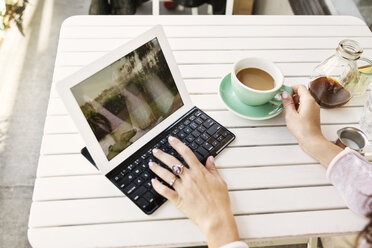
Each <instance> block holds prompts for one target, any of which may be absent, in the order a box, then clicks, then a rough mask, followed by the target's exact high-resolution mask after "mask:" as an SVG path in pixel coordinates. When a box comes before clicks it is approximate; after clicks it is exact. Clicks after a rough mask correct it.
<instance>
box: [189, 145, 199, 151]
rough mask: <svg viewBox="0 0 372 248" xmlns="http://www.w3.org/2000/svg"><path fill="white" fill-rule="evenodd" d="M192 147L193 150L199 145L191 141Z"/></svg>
mask: <svg viewBox="0 0 372 248" xmlns="http://www.w3.org/2000/svg"><path fill="white" fill-rule="evenodd" d="M190 148H191V149H192V150H196V149H197V148H198V145H197V144H195V143H191V145H190Z"/></svg>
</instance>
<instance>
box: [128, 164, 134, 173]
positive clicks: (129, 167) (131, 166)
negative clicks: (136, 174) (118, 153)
mask: <svg viewBox="0 0 372 248" xmlns="http://www.w3.org/2000/svg"><path fill="white" fill-rule="evenodd" d="M134 167H135V165H134V164H130V165H128V167H127V168H128V170H130V171H131V170H133V169H134Z"/></svg>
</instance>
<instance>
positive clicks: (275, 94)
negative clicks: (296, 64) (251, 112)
mask: <svg viewBox="0 0 372 248" xmlns="http://www.w3.org/2000/svg"><path fill="white" fill-rule="evenodd" d="M250 68H252V69H259V71H261V73H263V74H265V72H266V74H269V75H270V76H271V78H272V79H271V80H273V86H272V88H270V89H265V90H262V89H261V90H260V89H254V88H252V87H250V86H249V85H250V84H249V83H247V82H244V83H243V82H241V81H240V80H239V79H238V77H237V74H238V73H239V72H240V71H241V70H243V69H250ZM262 71H263V72H262ZM249 80H251V79H249ZM252 80H254V79H252ZM283 82H284V76H283V74H282V73H281V71H280V70H279V68H278V67H277V66H276V65H275V64H274V63H272V62H271V61H269V60H266V59H262V58H256V57H250V58H244V59H241V60H239V61H237V62H236V63H235V64H234V65H233V70H232V73H231V85H232V89H233V91H234V93H235V95H236V96H237V97H238V98H239V100H240V101H242V102H243V103H245V104H247V105H250V106H258V105H262V104H265V103H268V102H270V103H272V104H275V105H280V104H282V102H281V100H280V94H281V93H282V92H283V91H287V92H288V93H290V94H291V95H292V94H293V90H292V88H291V87H288V86H285V85H283Z"/></svg>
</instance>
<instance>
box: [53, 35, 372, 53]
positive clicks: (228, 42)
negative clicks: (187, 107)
mask: <svg viewBox="0 0 372 248" xmlns="http://www.w3.org/2000/svg"><path fill="white" fill-rule="evenodd" d="M346 38H349V39H354V40H356V41H358V42H359V43H360V44H361V46H363V48H366V49H371V48H372V44H371V41H370V40H371V38H370V37H346V36H340V37H316V38H312V37H308V38H298V37H293V38H288V37H286V38H283V37H275V38H262V37H261V38H256V37H254V38H232V37H226V38H169V39H168V41H169V44H170V46H171V48H172V50H173V51H187V50H193V51H195V50H198V51H204V50H207V51H208V50H213V51H215V50H217V51H218V50H229V51H235V50H253V51H255V50H281V49H287V50H308V49H312V50H315V49H322V50H329V49H331V50H334V49H335V48H336V47H337V45H338V43H339V42H340V40H343V39H346ZM129 40H130V39H119V38H117V39H110V38H108V37H106V38H102V39H61V40H60V43H59V45H58V51H59V52H89V51H91V52H108V51H111V50H112V49H114V48H117V47H119V46H120V45H123V44H125V43H126V42H128V41H129Z"/></svg>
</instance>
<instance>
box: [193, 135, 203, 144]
mask: <svg viewBox="0 0 372 248" xmlns="http://www.w3.org/2000/svg"><path fill="white" fill-rule="evenodd" d="M195 142H196V143H197V144H198V145H202V144H203V143H204V140H203V139H202V138H200V137H199V138H197V139H196V140H195Z"/></svg>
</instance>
